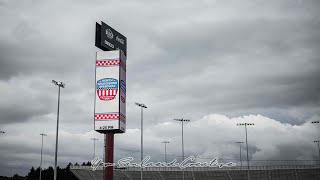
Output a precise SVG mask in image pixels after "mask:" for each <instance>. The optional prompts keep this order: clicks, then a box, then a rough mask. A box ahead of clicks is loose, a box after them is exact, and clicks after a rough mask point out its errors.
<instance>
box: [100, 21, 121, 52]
mask: <svg viewBox="0 0 320 180" xmlns="http://www.w3.org/2000/svg"><path fill="white" fill-rule="evenodd" d="M95 39H96V40H95V45H96V46H97V47H98V48H100V49H102V50H103V51H112V50H118V49H120V50H122V51H123V52H124V55H125V56H127V38H126V37H125V36H124V35H122V34H121V33H119V32H118V31H116V30H115V29H113V28H112V27H111V26H109V25H108V24H106V23H104V22H102V21H101V25H100V24H98V23H96V38H95Z"/></svg>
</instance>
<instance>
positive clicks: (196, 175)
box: [70, 165, 320, 180]
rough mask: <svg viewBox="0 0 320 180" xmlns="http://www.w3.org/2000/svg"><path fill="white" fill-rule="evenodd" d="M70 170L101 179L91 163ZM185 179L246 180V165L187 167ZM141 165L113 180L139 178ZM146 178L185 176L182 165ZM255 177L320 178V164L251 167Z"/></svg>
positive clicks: (84, 178) (148, 172) (152, 171)
mask: <svg viewBox="0 0 320 180" xmlns="http://www.w3.org/2000/svg"><path fill="white" fill-rule="evenodd" d="M70 169H71V172H72V173H73V174H74V175H75V176H76V177H77V178H78V179H79V180H102V179H103V169H102V167H99V168H98V169H97V170H96V171H92V169H91V167H89V166H71V168H70ZM184 177H185V178H184V179H185V180H246V179H247V169H246V167H238V166H236V167H232V168H230V167H229V168H226V167H225V168H220V169H219V168H207V167H206V168H186V169H185V170H184ZM138 179H140V169H139V168H132V167H130V168H125V169H114V180H138ZM143 179H145V180H175V179H182V170H181V169H179V168H144V171H143ZM250 179H252V180H255V179H257V180H320V165H301V166H299V165H298V166H252V167H250Z"/></svg>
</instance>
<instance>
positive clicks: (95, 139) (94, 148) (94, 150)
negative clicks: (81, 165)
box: [91, 138, 99, 159]
mask: <svg viewBox="0 0 320 180" xmlns="http://www.w3.org/2000/svg"><path fill="white" fill-rule="evenodd" d="M91 140H93V156H92V159H94V158H95V157H96V141H97V140H99V139H97V138H91Z"/></svg>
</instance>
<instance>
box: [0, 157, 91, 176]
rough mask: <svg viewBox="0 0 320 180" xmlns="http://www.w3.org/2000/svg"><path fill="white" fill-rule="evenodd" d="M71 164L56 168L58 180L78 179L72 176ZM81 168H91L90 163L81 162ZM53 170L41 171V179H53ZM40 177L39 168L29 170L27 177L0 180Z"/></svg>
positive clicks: (50, 168) (49, 168) (76, 164)
mask: <svg viewBox="0 0 320 180" xmlns="http://www.w3.org/2000/svg"><path fill="white" fill-rule="evenodd" d="M72 165H73V164H72V163H71V162H70V163H69V164H68V165H67V166H66V167H65V168H60V167H59V166H58V167H57V175H58V180H78V178H77V177H76V176H75V175H73V174H72V172H71V171H70V166H72ZM74 165H75V166H80V165H79V164H78V163H75V164H74ZM81 166H91V163H90V162H89V161H88V162H83V163H82V164H81ZM53 173H54V169H53V167H51V166H49V167H48V168H47V169H42V171H41V179H43V180H48V179H53ZM39 176H40V167H38V168H36V169H35V168H34V167H32V168H31V169H30V172H29V173H28V175H27V176H19V175H18V174H15V175H13V176H12V177H6V176H0V180H39Z"/></svg>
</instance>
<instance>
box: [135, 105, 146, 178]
mask: <svg viewBox="0 0 320 180" xmlns="http://www.w3.org/2000/svg"><path fill="white" fill-rule="evenodd" d="M135 104H136V105H137V106H139V107H141V157H140V160H141V168H140V173H141V176H140V178H141V180H143V168H142V160H143V108H147V106H146V105H145V104H143V103H135Z"/></svg>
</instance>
